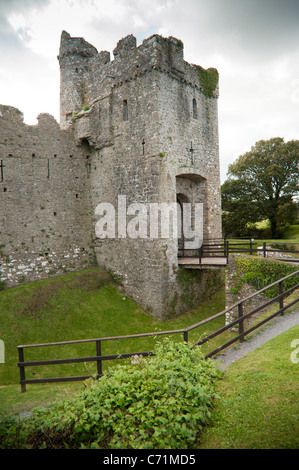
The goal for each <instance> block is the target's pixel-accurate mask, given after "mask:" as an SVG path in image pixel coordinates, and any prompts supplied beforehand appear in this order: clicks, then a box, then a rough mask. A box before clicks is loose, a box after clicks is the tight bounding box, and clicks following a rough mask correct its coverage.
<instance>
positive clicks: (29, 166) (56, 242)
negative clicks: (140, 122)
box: [0, 105, 93, 287]
mask: <svg viewBox="0 0 299 470" xmlns="http://www.w3.org/2000/svg"><path fill="white" fill-rule="evenodd" d="M87 151H88V149H87V148H85V149H84V148H83V147H82V148H77V147H76V146H75V145H74V144H73V139H72V136H71V134H70V133H69V132H68V131H61V130H60V128H59V125H58V124H57V122H56V121H55V119H54V118H53V117H52V116H50V115H48V114H41V115H39V116H38V124H37V125H35V126H28V125H26V124H24V122H23V116H22V114H21V113H20V112H19V111H18V110H17V109H15V108H12V107H8V106H2V105H1V106H0V160H1V162H2V172H1V177H0V180H1V181H0V207H1V213H0V246H1V248H0V255H1V259H0V273H1V279H2V280H4V281H6V285H7V286H8V287H9V286H12V285H16V284H18V283H20V282H23V281H31V280H36V279H41V278H44V277H47V276H49V275H57V274H62V273H64V272H67V271H70V270H76V269H79V268H82V267H86V266H87V265H89V264H90V262H92V260H93V244H92V229H91V207H90V199H89V179H88V173H87V172H88V167H87V166H86V163H87Z"/></svg>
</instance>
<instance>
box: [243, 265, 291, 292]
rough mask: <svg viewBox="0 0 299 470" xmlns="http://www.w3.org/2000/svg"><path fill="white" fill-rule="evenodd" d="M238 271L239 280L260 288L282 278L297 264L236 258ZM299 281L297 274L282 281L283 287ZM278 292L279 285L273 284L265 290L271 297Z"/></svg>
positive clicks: (287, 287)
mask: <svg viewBox="0 0 299 470" xmlns="http://www.w3.org/2000/svg"><path fill="white" fill-rule="evenodd" d="M237 267H238V273H239V275H240V278H241V281H243V282H248V283H249V284H251V285H252V286H253V287H254V288H255V289H257V290H260V289H263V288H264V287H266V286H268V285H269V284H272V283H273V282H275V281H278V280H279V279H282V278H283V277H285V276H288V275H289V274H292V273H293V272H295V271H297V270H298V267H297V266H293V265H291V264H286V263H281V262H277V261H269V260H264V259H257V258H256V257H254V258H247V257H242V258H237ZM298 283H299V275H297V276H294V277H292V278H290V279H288V280H286V281H284V289H285V290H287V289H290V288H291V287H294V286H295V285H296V284H298ZM278 294H279V287H278V285H277V286H274V287H273V288H270V289H269V290H267V291H266V292H265V295H266V296H267V297H269V298H273V297H275V296H276V295H278Z"/></svg>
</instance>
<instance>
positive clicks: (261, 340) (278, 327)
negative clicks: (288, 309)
mask: <svg viewBox="0 0 299 470" xmlns="http://www.w3.org/2000/svg"><path fill="white" fill-rule="evenodd" d="M298 324H299V310H295V311H294V312H293V313H289V314H286V315H284V316H282V317H277V318H276V319H275V320H273V321H271V322H270V324H269V325H268V326H265V328H264V329H262V330H261V331H260V332H257V334H256V335H255V336H254V337H253V338H252V339H251V340H249V341H244V343H238V344H237V346H236V345H235V346H233V347H231V348H229V349H228V350H227V351H225V352H224V353H223V354H221V356H219V357H217V358H216V359H215V362H217V363H218V364H219V369H220V370H224V369H226V368H227V367H228V366H229V365H230V364H232V363H233V362H235V361H237V360H238V359H240V358H241V357H243V356H246V354H248V353H250V352H251V351H254V350H255V349H257V348H259V347H260V346H262V345H263V344H265V343H266V342H267V341H269V340H270V339H272V338H275V336H278V335H280V334H281V333H283V332H284V331H287V330H288V329H289V328H292V326H295V325H298Z"/></svg>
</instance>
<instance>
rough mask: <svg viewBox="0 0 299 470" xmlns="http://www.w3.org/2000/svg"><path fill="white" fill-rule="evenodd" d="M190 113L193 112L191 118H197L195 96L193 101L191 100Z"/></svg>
mask: <svg viewBox="0 0 299 470" xmlns="http://www.w3.org/2000/svg"><path fill="white" fill-rule="evenodd" d="M192 114H193V119H197V102H196V99H195V98H193V102H192Z"/></svg>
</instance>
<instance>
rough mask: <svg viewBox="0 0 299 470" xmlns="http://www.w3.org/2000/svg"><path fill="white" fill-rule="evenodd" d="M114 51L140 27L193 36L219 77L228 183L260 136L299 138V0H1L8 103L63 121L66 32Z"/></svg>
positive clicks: (0, 88)
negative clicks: (61, 55)
mask: <svg viewBox="0 0 299 470" xmlns="http://www.w3.org/2000/svg"><path fill="white" fill-rule="evenodd" d="M62 30H66V31H68V32H69V33H70V35H71V36H77V37H78V36H80V37H84V38H85V39H86V40H87V41H88V42H90V43H91V44H93V45H94V46H95V47H96V48H97V49H98V51H101V50H108V51H110V52H111V57H112V58H113V54H112V51H113V49H114V48H115V46H116V43H117V41H118V40H119V39H121V38H122V37H124V36H126V35H128V34H134V35H135V36H136V38H137V44H138V45H139V44H141V42H142V40H143V39H145V38H147V37H149V36H151V35H152V34H156V33H157V34H161V35H162V36H166V37H168V36H175V37H177V38H179V39H181V40H182V41H183V43H184V55H185V60H187V61H188V62H191V63H194V64H197V65H201V66H202V67H205V68H208V67H215V68H217V69H218V71H219V74H220V97H219V140H220V162H221V177H222V182H223V181H224V180H225V178H226V172H227V168H228V165H229V164H230V163H232V162H233V161H235V159H236V158H237V157H238V156H239V155H242V154H243V153H244V152H246V151H247V150H250V148H251V146H252V145H254V144H255V142H257V141H258V140H260V139H269V138H271V137H284V138H285V140H286V141H287V140H292V139H299V0H0V61H1V67H0V103H1V104H7V105H11V106H15V107H17V108H18V109H20V110H21V111H22V112H23V113H24V121H25V122H26V123H28V124H35V123H36V117H37V115H38V114H39V113H40V112H47V113H50V114H52V115H53V116H54V117H55V118H56V119H57V120H59V67H58V61H57V55H58V50H59V42H60V35H61V31H62Z"/></svg>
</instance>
